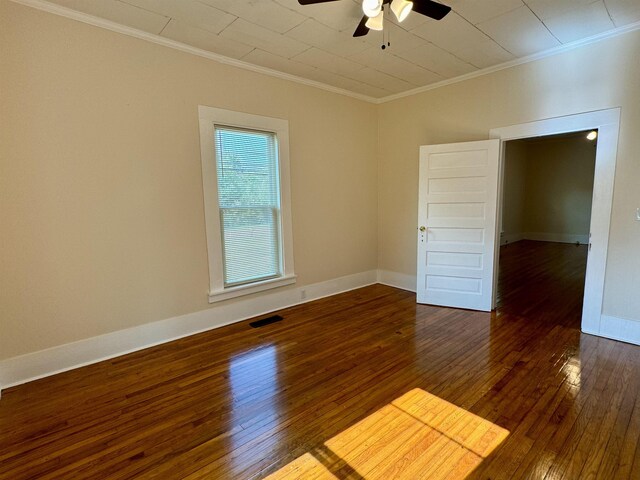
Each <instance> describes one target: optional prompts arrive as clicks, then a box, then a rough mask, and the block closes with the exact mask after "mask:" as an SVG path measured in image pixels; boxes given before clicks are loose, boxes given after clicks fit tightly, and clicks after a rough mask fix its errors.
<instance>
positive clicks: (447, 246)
mask: <svg viewBox="0 0 640 480" xmlns="http://www.w3.org/2000/svg"><path fill="white" fill-rule="evenodd" d="M499 155H500V140H484V141H480V142H467V143H450V144H446V145H427V146H422V147H420V187H419V205H418V282H417V297H418V303H428V304H432V305H443V306H447V307H457V308H469V309H472V310H484V311H490V310H491V308H492V301H493V296H492V294H493V271H494V259H495V255H496V248H495V247H496V239H495V231H496V229H495V226H496V206H497V194H498V160H499Z"/></svg>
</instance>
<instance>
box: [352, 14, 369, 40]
mask: <svg viewBox="0 0 640 480" xmlns="http://www.w3.org/2000/svg"><path fill="white" fill-rule="evenodd" d="M367 20H369V17H367V16H366V15H365V16H363V17H362V20H360V23H359V24H358V26H357V27H356V31H355V32H353V36H354V37H364V36H365V35H366V34H367V33H369V28H368V27H367V26H366V25H365V23H367Z"/></svg>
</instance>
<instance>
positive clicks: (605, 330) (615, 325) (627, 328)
mask: <svg viewBox="0 0 640 480" xmlns="http://www.w3.org/2000/svg"><path fill="white" fill-rule="evenodd" d="M582 331H583V333H588V334H590V335H596V336H598V337H605V338H610V339H611V340H618V341H620V342H626V343H632V344H634V345H640V320H632V319H630V318H621V317H612V316H610V315H602V316H601V317H600V331H598V332H595V331H589V330H586V329H583V330H582Z"/></svg>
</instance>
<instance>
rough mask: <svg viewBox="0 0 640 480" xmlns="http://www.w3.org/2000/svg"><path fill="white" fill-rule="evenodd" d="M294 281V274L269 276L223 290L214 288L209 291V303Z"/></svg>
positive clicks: (281, 285) (289, 283) (282, 285)
mask: <svg viewBox="0 0 640 480" xmlns="http://www.w3.org/2000/svg"><path fill="white" fill-rule="evenodd" d="M293 283H296V276H295V275H287V276H284V277H278V278H270V279H269V280H263V281H262V282H255V283H249V284H247V285H238V286H237V287H228V288H225V289H223V290H216V291H212V292H210V293H209V303H214V302H220V301H222V300H229V299H230V298H236V297H241V296H242V295H249V294H250V293H257V292H262V291H264V290H270V289H272V288H277V287H284V286H285V285H291V284H293Z"/></svg>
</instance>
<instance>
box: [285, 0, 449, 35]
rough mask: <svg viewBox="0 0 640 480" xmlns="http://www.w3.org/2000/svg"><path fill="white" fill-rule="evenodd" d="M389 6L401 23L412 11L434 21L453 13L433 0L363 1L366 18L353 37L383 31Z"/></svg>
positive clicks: (305, 1)
mask: <svg viewBox="0 0 640 480" xmlns="http://www.w3.org/2000/svg"><path fill="white" fill-rule="evenodd" d="M334 1H336V0H298V3H299V4H300V5H313V4H314V3H326V2H334ZM387 4H388V5H389V6H390V8H391V11H392V12H393V14H394V15H395V16H396V18H397V19H398V21H399V22H402V21H403V20H404V19H405V18H407V16H408V15H409V13H411V10H413V11H414V12H417V13H420V14H422V15H426V16H427V17H429V18H433V19H434V20H442V19H443V18H444V17H445V16H446V15H447V13H449V12H450V11H451V7H448V6H447V5H443V4H442V3H438V2H434V1H433V0H413V1H408V0H362V10H363V12H364V16H363V17H362V20H360V23H359V24H358V26H357V27H356V30H355V32H353V36H354V37H362V36H364V35H366V34H367V33H369V30H382V25H383V20H384V7H385V5H387Z"/></svg>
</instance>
